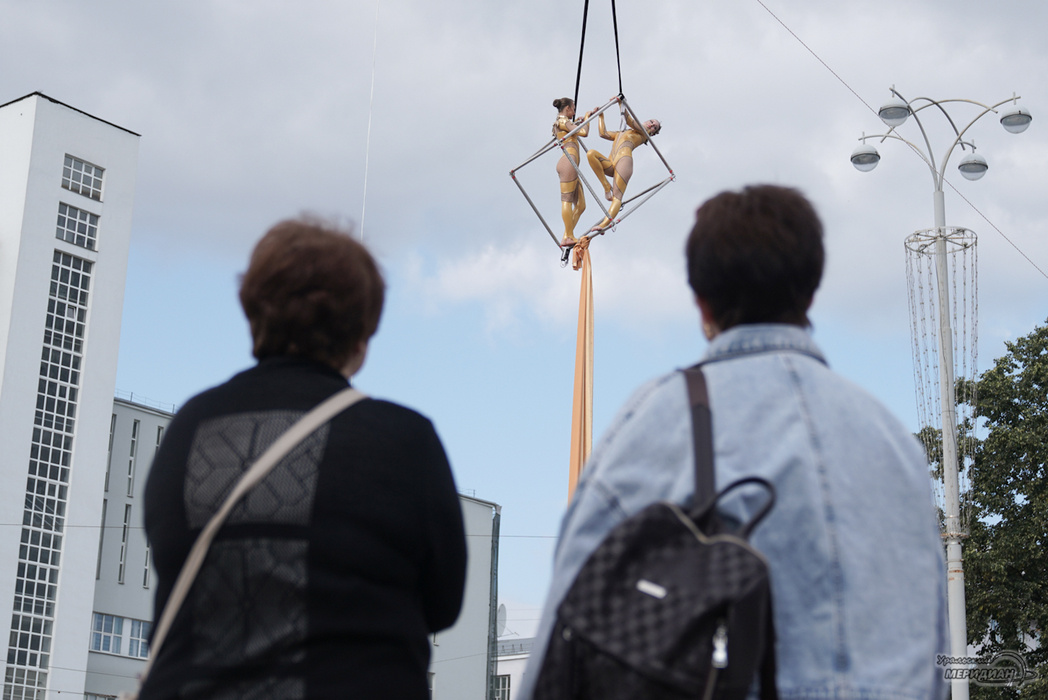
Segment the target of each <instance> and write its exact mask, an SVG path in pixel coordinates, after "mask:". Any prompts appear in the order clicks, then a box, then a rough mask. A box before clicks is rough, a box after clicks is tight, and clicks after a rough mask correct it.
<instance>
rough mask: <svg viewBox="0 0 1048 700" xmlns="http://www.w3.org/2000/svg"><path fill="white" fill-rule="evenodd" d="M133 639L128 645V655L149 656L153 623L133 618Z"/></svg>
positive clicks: (142, 657)
mask: <svg viewBox="0 0 1048 700" xmlns="http://www.w3.org/2000/svg"><path fill="white" fill-rule="evenodd" d="M130 622H131V639H130V640H129V643H128V645H127V655H128V656H135V657H137V658H140V659H147V658H149V632H150V630H152V629H153V625H152V624H150V623H148V622H143V621H142V620H131V621H130Z"/></svg>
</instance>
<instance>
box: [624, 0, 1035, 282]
mask: <svg viewBox="0 0 1048 700" xmlns="http://www.w3.org/2000/svg"><path fill="white" fill-rule="evenodd" d="M611 4H612V8H613V9H612V12H614V7H615V0H612V3H611ZM757 4H758V5H760V6H761V7H763V8H764V9H765V11H766V12H767V13H768V14H769V15H771V16H772V17H773V18H774V19H775V21H776V22H778V23H779V24H781V25H782V27H783V29H785V30H786V31H788V32H789V33H790V35H792V36H793V38H794V39H796V40H797V42H798V43H800V45H801V46H803V47H804V48H805V49H807V50H808V53H810V54H811V55H812V56H814V57H815V60H817V61H818V62H819V63H821V64H822V65H823V67H824V68H826V70H828V71H829V72H830V73H831V74H832V75H833V77H835V78H836V79H837V80H839V81H840V82H841V85H843V86H844V87H846V88H848V91H849V92H850V93H851V94H853V95H855V98H856V99H857V100H859V102H862V103H863V104H864V105H866V109H868V110H870V111H871V112H873V113H874V114H877V110H875V109H874V108H873V107H872V106H871V105H870V103H869V102H867V101H866V100H864V99H862V96H860V95H859V93H857V92H856V91H855V90H854V88H852V86H851V85H849V84H848V83H847V81H845V80H844V78H842V77H841V76H840V75H838V74H837V71H835V70H833V69H832V68H830V66H829V65H828V64H827V63H826V61H824V60H822V58H821V57H820V56H819V54H817V53H815V51H813V50H812V48H811V47H810V46H808V45H807V44H805V43H804V40H803V39H801V38H800V37H799V36H797V33H796V32H794V31H793V30H792V29H790V28H789V26H787V24H786V23H785V22H783V21H782V20H781V19H779V17H778V15H776V14H775V13H774V12H772V11H771V10H770V9H769V8H768V6H767V5H765V4H764V2H763V0H757ZM617 42H618V37H617V35H616V47H617V45H618V44H617ZM619 80H620V82H621V78H620V79H619ZM620 90H621V86H620ZM910 148H913V146H910ZM914 150H916V149H914ZM944 180H945V178H944ZM945 181H946V184H948V185H949V186H950V189H952V190H953V191H954V192H956V193H957V194H958V195H959V196H960V198H961V199H963V200H964V201H965V203H966V204H967V205H968V206H970V207H971V208H972V210H973V211H975V213H976V214H978V215H979V216H981V217H982V218H983V221H985V222H986V223H988V224H989V225H990V226H991V227H992V228H993V230H994V231H996V232H997V233H998V234H1000V236H1001V238H1003V239H1004V240H1005V241H1007V242H1008V245H1010V246H1011V247H1013V248H1015V250H1016V251H1017V252H1018V253H1019V255H1021V256H1023V258H1025V259H1026V262H1028V263H1030V265H1032V266H1033V268H1034V269H1035V270H1037V271H1038V272H1039V273H1041V275H1042V276H1043V277H1044V278H1045V279H1048V273H1046V272H1045V271H1044V270H1042V269H1041V268H1040V267H1039V266H1038V265H1037V263H1035V262H1034V261H1033V260H1031V259H1030V256H1029V255H1027V254H1026V253H1024V252H1023V251H1022V249H1021V248H1019V246H1018V245H1016V244H1015V243H1014V242H1013V241H1012V240H1011V239H1010V238H1008V236H1006V235H1004V231H1002V230H1001V229H1000V228H998V227H997V225H996V224H995V223H993V222H992V221H990V219H989V217H987V216H986V214H983V213H982V212H981V211H979V209H978V208H977V207H976V206H975V205H974V204H972V202H971V200H969V199H968V198H967V197H965V196H964V195H963V194H961V191H960V190H958V189H957V188H956V187H955V186H954V184H953V183H952V182H950V181H949V180H945Z"/></svg>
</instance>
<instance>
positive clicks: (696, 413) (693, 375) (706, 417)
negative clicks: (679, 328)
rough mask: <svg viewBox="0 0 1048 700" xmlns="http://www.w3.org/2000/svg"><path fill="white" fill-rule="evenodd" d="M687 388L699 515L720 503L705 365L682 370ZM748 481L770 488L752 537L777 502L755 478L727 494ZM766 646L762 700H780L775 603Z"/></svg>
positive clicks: (768, 612)
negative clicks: (777, 672) (777, 680)
mask: <svg viewBox="0 0 1048 700" xmlns="http://www.w3.org/2000/svg"><path fill="white" fill-rule="evenodd" d="M681 372H683V373H684V379H685V381H686V382H687V385H688V405H689V406H690V407H691V430H692V444H693V446H694V450H695V507H696V512H704V511H705V510H706V509H707V508H711V507H712V506H713V505H714V503H715V502H716V500H717V496H718V494H717V489H716V483H715V481H714V475H713V417H712V413H711V412H710V395H709V391H708V390H707V389H706V377H705V375H704V374H703V373H702V363H699V364H697V365H694V366H692V367H688V368H687V369H683V370H681ZM749 482H760V483H762V484H763V485H764V486H766V487H767V489H768V495H769V500H768V503H767V504H765V506H764V507H763V508H762V509H761V511H760V512H759V513H758V514H757V516H756V517H754V518H753V519H752V520H751V522H750V523H749V524H748V525H747V526H746V528H745V533H744V535H743V536H744V537H745V538H747V539H748V538H749V535H750V531H751V530H752V529H753V528H754V527H756V525H757V523H758V522H760V521H761V519H763V518H764V516H765V515H767V513H768V511H769V510H771V507H772V505H773V504H774V503H775V489H774V487H773V486H772V485H771V484H770V483H768V482H767V481H765V480H764V479H759V478H756V477H751V478H747V479H740V480H739V481H737V482H735V483H734V484H732V485H731V486H728V487H727V488H726V489H725V492H726V491H728V490H730V489H732V488H734V487H735V486H737V485H740V484H743V483H749ZM764 625H765V645H764V653H763V655H762V658H761V665H760V668H759V669H758V678H759V679H760V698H761V700H778V697H779V692H778V686H777V685H776V682H775V618H774V614H773V613H772V604H771V601H769V604H768V609H767V610H766V611H765V616H764Z"/></svg>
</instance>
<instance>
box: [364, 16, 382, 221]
mask: <svg viewBox="0 0 1048 700" xmlns="http://www.w3.org/2000/svg"><path fill="white" fill-rule="evenodd" d="M378 7H379V3H378V2H377V0H376V2H375V38H374V42H373V43H372V45H371V99H370V101H369V102H368V137H367V145H366V146H365V147H364V197H363V201H362V202H361V204H360V240H361V241H363V240H364V212H365V211H366V210H367V206H368V160H370V157H371V116H372V114H374V107H375V64H376V56H377V55H378Z"/></svg>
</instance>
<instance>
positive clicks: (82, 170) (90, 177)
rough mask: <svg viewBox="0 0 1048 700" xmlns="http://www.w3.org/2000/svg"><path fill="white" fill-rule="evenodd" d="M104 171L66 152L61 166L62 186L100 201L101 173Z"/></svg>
mask: <svg viewBox="0 0 1048 700" xmlns="http://www.w3.org/2000/svg"><path fill="white" fill-rule="evenodd" d="M104 172H105V171H104V170H103V169H102V168H100V167H98V166H97V165H91V164H90V163H87V162H85V161H82V160H80V159H79V158H74V157H73V156H71V155H69V154H66V157H65V163H64V165H63V166H62V187H64V188H66V189H67V190H69V191H70V192H76V193H78V194H82V195H84V196H85V197H90V198H91V199H96V200H98V201H99V202H101V201H102V174H103V173H104Z"/></svg>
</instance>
